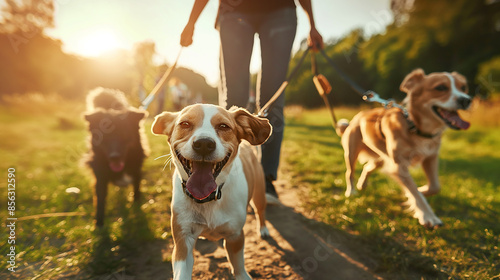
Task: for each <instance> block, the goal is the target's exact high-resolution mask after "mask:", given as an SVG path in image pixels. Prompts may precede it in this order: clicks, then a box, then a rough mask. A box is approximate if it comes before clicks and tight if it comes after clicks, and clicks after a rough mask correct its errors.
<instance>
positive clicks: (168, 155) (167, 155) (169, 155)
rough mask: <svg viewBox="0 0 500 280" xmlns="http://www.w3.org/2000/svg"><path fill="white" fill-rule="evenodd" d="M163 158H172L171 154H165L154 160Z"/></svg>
mask: <svg viewBox="0 0 500 280" xmlns="http://www.w3.org/2000/svg"><path fill="white" fill-rule="evenodd" d="M164 157H172V154H166V155H162V156H159V157H157V158H155V160H157V159H160V158H164Z"/></svg>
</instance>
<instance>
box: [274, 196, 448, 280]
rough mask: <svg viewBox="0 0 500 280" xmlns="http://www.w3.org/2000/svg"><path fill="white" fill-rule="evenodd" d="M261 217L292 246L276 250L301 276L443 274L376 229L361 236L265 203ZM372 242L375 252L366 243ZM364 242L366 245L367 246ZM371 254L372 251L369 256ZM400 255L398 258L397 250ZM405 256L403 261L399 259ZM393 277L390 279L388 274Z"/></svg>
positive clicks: (417, 276)
mask: <svg viewBox="0 0 500 280" xmlns="http://www.w3.org/2000/svg"><path fill="white" fill-rule="evenodd" d="M266 215H267V220H268V221H269V222H270V223H271V224H272V225H273V226H274V228H276V230H277V231H278V232H279V233H280V235H281V236H282V238H284V239H285V240H286V241H287V242H288V244H290V245H291V247H292V248H293V250H292V251H290V250H286V249H284V248H282V247H281V246H280V245H279V244H278V243H277V242H276V241H275V240H274V239H270V240H267V242H268V243H269V244H270V245H272V246H273V247H275V248H276V251H280V252H281V255H283V258H284V259H285V260H286V261H287V262H288V263H290V264H295V265H292V268H293V269H294V271H295V272H297V273H298V274H300V275H301V276H303V277H304V279H384V278H386V277H387V279H446V278H447V277H445V275H444V274H442V273H440V272H439V271H438V270H436V269H435V268H434V266H433V265H434V263H435V261H434V260H433V259H432V258H430V257H426V256H424V255H423V254H422V253H421V252H417V251H410V250H409V249H408V248H407V246H406V245H405V244H401V243H399V242H398V241H396V240H395V239H393V238H391V237H388V236H384V233H382V232H380V231H378V230H376V231H374V232H372V233H368V234H365V235H362V236H356V235H352V234H349V233H347V232H346V231H344V230H341V229H338V228H336V227H334V226H331V225H328V224H325V223H322V222H318V221H315V220H312V219H309V218H306V217H304V216H303V215H302V214H300V213H298V212H296V211H295V210H294V209H292V208H290V207H286V206H280V207H276V206H275V207H268V210H267V214H266ZM374 243H376V244H377V245H376V246H377V250H376V252H373V251H371V250H370V249H369V248H368V247H370V246H373V244H374ZM367 245H370V246H367ZM374 253H376V254H377V255H374ZM402 254H403V255H405V257H404V258H402V257H401V255H402ZM407 260H411V262H408V263H406V262H405V261H407ZM394 277H396V278H394Z"/></svg>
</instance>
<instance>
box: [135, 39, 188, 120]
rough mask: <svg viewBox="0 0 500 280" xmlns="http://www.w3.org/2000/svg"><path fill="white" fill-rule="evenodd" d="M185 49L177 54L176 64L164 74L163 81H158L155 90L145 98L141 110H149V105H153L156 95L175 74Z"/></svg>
mask: <svg viewBox="0 0 500 280" xmlns="http://www.w3.org/2000/svg"><path fill="white" fill-rule="evenodd" d="M183 48H184V47H181V48H180V50H179V53H177V57H176V58H175V61H174V64H172V66H171V67H170V68H169V69H168V70H167V71H165V73H164V74H163V76H162V77H161V79H160V80H159V81H158V83H157V84H156V85H155V87H154V88H153V90H152V91H151V92H150V93H149V95H148V96H147V97H146V98H144V100H143V101H142V103H141V107H140V108H141V109H143V110H146V109H147V108H148V106H149V104H151V102H153V100H154V98H155V95H156V94H157V93H158V92H159V91H160V89H161V88H162V87H163V85H164V84H165V82H166V81H167V80H168V79H169V78H170V75H172V72H174V70H175V68H176V66H177V62H178V61H179V58H180V57H181V53H182V49H183Z"/></svg>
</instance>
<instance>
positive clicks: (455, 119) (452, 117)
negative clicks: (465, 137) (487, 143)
mask: <svg viewBox="0 0 500 280" xmlns="http://www.w3.org/2000/svg"><path fill="white" fill-rule="evenodd" d="M445 117H446V119H448V120H449V121H450V122H451V123H452V124H453V125H454V126H456V127H458V128H460V129H468V128H469V127H470V123H469V122H467V121H464V120H462V118H460V116H459V115H458V113H457V112H451V111H447V112H446V114H445Z"/></svg>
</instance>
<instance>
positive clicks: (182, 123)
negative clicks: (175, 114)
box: [179, 121, 191, 128]
mask: <svg viewBox="0 0 500 280" xmlns="http://www.w3.org/2000/svg"><path fill="white" fill-rule="evenodd" d="M179 126H180V127H182V128H190V127H191V124H190V123H189V122H186V121H184V122H180V123H179Z"/></svg>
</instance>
